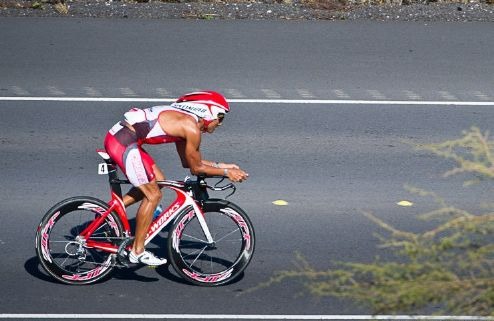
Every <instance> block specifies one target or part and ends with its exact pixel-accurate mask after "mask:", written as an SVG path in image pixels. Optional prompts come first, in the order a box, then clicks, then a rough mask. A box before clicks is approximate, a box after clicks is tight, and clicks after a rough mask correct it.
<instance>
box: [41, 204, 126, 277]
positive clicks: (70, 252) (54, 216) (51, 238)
mask: <svg viewBox="0 0 494 321" xmlns="http://www.w3.org/2000/svg"><path fill="white" fill-rule="evenodd" d="M107 209H108V205H107V204H106V203H105V202H103V201H101V200H98V199H96V198H92V197H87V196H79V197H73V198H69V199H66V200H64V201H62V202H60V203H58V204H57V205H55V206H53V207H52V208H51V209H50V210H49V211H48V212H47V213H46V215H45V216H44V217H43V219H42V220H41V223H40V224H39V226H38V230H37V232H36V254H37V255H38V258H39V260H40V262H41V265H42V266H43V268H44V269H45V270H46V271H47V272H48V273H49V274H50V275H51V276H53V277H54V278H55V279H57V280H58V281H60V282H63V283H67V284H90V283H94V282H97V281H99V280H101V279H103V278H104V277H105V276H107V275H108V274H109V273H110V272H111V271H112V269H113V267H114V264H113V263H114V262H113V260H114V258H113V257H112V254H111V253H109V252H105V251H102V250H100V249H95V248H89V247H87V246H86V242H85V240H81V239H80V238H78V236H79V234H80V233H81V232H82V231H83V230H84V229H85V228H86V227H87V226H88V225H89V224H90V223H91V222H92V221H94V220H95V218H97V217H98V216H99V215H101V214H102V213H104V212H105V211H106V210H107ZM123 230H124V229H123V226H122V223H121V221H120V219H119V218H118V216H117V215H116V214H115V213H110V214H109V215H108V216H107V217H106V219H105V221H104V222H103V223H102V224H101V225H100V226H99V227H98V228H97V229H96V231H95V232H94V233H93V234H92V235H91V238H90V239H91V240H93V241H97V242H105V243H111V244H114V245H118V244H119V243H120V242H121V240H122V236H123Z"/></svg>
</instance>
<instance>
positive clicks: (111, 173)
mask: <svg viewBox="0 0 494 321" xmlns="http://www.w3.org/2000/svg"><path fill="white" fill-rule="evenodd" d="M107 164H108V182H109V183H110V189H111V191H112V192H113V193H115V194H116V195H117V196H118V197H120V198H122V186H121V185H120V184H121V181H120V180H119V179H118V173H117V167H116V165H115V164H112V163H109V162H108V163H107Z"/></svg>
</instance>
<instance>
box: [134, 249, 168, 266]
mask: <svg viewBox="0 0 494 321" xmlns="http://www.w3.org/2000/svg"><path fill="white" fill-rule="evenodd" d="M129 261H130V263H142V264H146V265H152V266H158V265H163V264H165V263H166V259H160V258H158V257H156V256H155V255H154V254H153V253H151V252H148V251H144V252H142V253H141V254H135V253H134V252H132V251H130V253H129Z"/></svg>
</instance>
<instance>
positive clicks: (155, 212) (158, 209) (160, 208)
mask: <svg viewBox="0 0 494 321" xmlns="http://www.w3.org/2000/svg"><path fill="white" fill-rule="evenodd" d="M161 212H163V206H161V204H158V207H156V209H155V210H154V213H153V220H155V219H156V218H157V217H158V216H159V215H160V214H161Z"/></svg>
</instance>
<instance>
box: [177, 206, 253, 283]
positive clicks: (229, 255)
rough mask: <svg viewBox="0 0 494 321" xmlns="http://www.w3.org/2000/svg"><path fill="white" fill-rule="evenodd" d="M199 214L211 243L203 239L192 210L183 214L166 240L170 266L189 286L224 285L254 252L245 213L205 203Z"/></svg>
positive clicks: (236, 207)
mask: <svg viewBox="0 0 494 321" xmlns="http://www.w3.org/2000/svg"><path fill="white" fill-rule="evenodd" d="M203 212H204V218H205V220H206V223H207V225H208V227H209V230H210V232H211V235H212V237H213V243H209V242H208V241H207V240H206V237H205V235H204V232H203V231H202V228H201V226H200V224H199V221H198V219H197V216H196V213H195V212H194V210H193V209H190V210H189V211H184V212H183V213H182V214H181V215H179V217H178V218H177V220H176V222H175V224H174V226H173V229H172V230H171V232H170V236H169V237H168V253H169V255H170V259H171V263H172V265H173V267H174V268H175V270H176V271H177V273H179V274H180V276H182V277H183V278H184V279H186V280H187V281H189V282H191V283H193V284H196V285H202V286H217V285H222V284H226V283H228V282H231V281H233V280H234V279H235V278H236V277H237V276H238V275H239V274H240V273H242V272H243V271H244V269H245V268H246V267H247V265H248V264H249V262H250V260H251V258H252V255H253V253H254V245H255V235H254V229H253V227H252V223H251V222H250V220H249V217H248V216H247V214H246V213H245V212H244V211H243V210H242V209H241V208H240V207H238V206H236V205H235V204H233V203H230V202H228V201H225V200H218V199H214V200H213V199H212V200H208V201H206V202H205V203H204V206H203Z"/></svg>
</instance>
